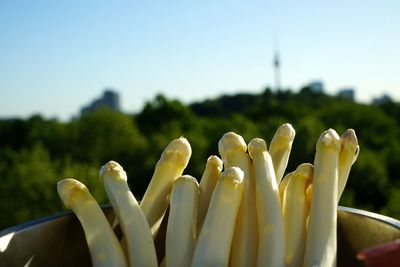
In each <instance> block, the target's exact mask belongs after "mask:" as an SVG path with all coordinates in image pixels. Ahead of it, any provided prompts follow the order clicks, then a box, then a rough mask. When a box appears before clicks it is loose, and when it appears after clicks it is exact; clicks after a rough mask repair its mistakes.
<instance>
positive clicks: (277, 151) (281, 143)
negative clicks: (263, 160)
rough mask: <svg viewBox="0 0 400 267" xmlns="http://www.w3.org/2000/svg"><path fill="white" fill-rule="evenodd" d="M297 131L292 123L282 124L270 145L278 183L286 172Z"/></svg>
mask: <svg viewBox="0 0 400 267" xmlns="http://www.w3.org/2000/svg"><path fill="white" fill-rule="evenodd" d="M295 135H296V131H295V130H294V129H293V127H292V125H291V124H290V123H285V124H283V125H281V126H280V127H279V128H278V129H277V130H276V132H275V135H274V137H273V138H272V141H271V144H270V146H269V153H270V155H271V158H272V163H273V164H274V170H275V176H276V181H277V182H278V184H279V183H280V182H281V180H282V177H283V174H284V173H285V170H286V167H287V164H288V161H289V155H290V151H291V150H292V144H293V140H294V137H295Z"/></svg>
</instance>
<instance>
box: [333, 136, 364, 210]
mask: <svg viewBox="0 0 400 267" xmlns="http://www.w3.org/2000/svg"><path fill="white" fill-rule="evenodd" d="M359 151H360V147H359V146H358V140H357V136H356V133H355V131H354V130H353V129H348V130H347V131H346V132H344V134H343V135H342V136H341V137H340V153H339V179H338V203H339V201H340V197H341V196H342V194H343V191H344V188H345V186H346V183H347V179H348V178H349V173H350V169H351V166H352V165H353V164H354V162H355V161H356V159H357V156H358V153H359Z"/></svg>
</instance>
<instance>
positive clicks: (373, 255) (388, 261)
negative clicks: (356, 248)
mask: <svg viewBox="0 0 400 267" xmlns="http://www.w3.org/2000/svg"><path fill="white" fill-rule="evenodd" d="M357 259H359V260H363V261H364V263H365V266H367V267H378V266H379V267H380V266H384V267H399V266H400V239H397V240H395V241H392V242H389V243H385V244H382V245H377V246H374V247H370V248H366V249H364V250H362V251H360V252H359V253H358V254H357Z"/></svg>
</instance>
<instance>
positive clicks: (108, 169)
mask: <svg viewBox="0 0 400 267" xmlns="http://www.w3.org/2000/svg"><path fill="white" fill-rule="evenodd" d="M104 175H111V176H112V178H114V179H117V180H119V179H121V180H123V181H128V176H127V175H126V172H125V171H124V169H123V168H122V166H121V165H119V163H118V162H115V161H109V162H108V163H107V164H105V165H103V166H102V167H101V169H100V172H99V177H100V180H101V181H102V182H104Z"/></svg>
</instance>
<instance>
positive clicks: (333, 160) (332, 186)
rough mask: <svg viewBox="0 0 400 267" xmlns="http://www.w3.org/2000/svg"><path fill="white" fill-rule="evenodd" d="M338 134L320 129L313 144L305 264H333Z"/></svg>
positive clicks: (334, 255)
mask: <svg viewBox="0 0 400 267" xmlns="http://www.w3.org/2000/svg"><path fill="white" fill-rule="evenodd" d="M339 150H340V137H339V136H338V134H337V133H336V131H334V130H332V129H329V130H327V131H325V132H323V133H322V134H321V136H320V138H319V140H318V143H317V146H316V153H315V160H314V175H313V196H312V200H311V201H312V202H311V210H310V218H309V226H308V232H307V241H306V242H307V243H306V250H305V256H304V265H303V266H305V267H307V266H323V267H330V266H335V265H336V251H337V247H336V225H337V224H336V223H337V220H336V219H337V218H336V214H337V194H338V190H337V187H338V161H339Z"/></svg>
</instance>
